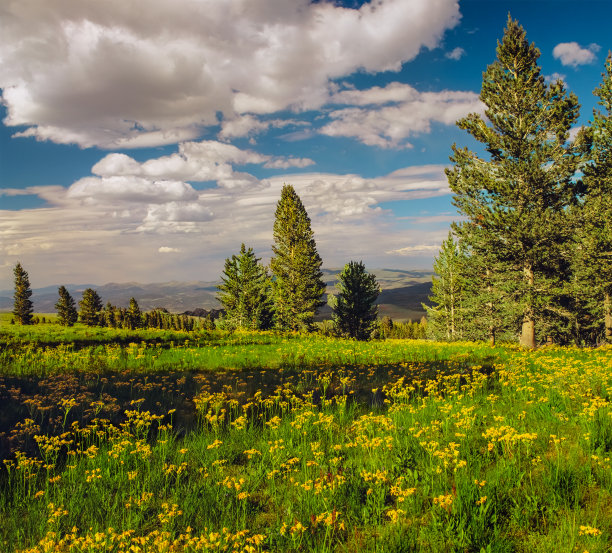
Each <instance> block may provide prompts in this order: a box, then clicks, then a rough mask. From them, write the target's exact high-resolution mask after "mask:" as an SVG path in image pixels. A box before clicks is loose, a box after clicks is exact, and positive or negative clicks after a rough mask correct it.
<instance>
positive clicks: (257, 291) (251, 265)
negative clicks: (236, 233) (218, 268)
mask: <svg viewBox="0 0 612 553" xmlns="http://www.w3.org/2000/svg"><path fill="white" fill-rule="evenodd" d="M217 288H218V289H219V292H220V294H219V295H218V299H219V301H220V302H221V304H222V305H223V308H224V309H225V316H224V318H223V326H224V327H225V328H226V329H240V330H266V329H269V328H270V327H271V326H272V311H273V306H272V292H271V282H270V277H269V275H268V272H267V270H266V268H265V267H264V266H263V265H262V264H261V263H260V259H259V258H257V257H256V256H255V253H254V252H253V248H248V249H247V247H246V246H245V245H244V244H242V245H241V246H240V253H239V254H238V255H232V257H230V258H227V259H226V260H225V268H224V270H223V274H222V276H221V284H220V285H219V286H218V287H217Z"/></svg>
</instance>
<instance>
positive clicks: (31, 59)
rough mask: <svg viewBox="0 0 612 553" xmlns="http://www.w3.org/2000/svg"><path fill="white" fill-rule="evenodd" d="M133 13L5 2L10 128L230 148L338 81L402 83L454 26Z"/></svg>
mask: <svg viewBox="0 0 612 553" xmlns="http://www.w3.org/2000/svg"><path fill="white" fill-rule="evenodd" d="M140 4H141V7H142V9H134V3H132V2H124V1H123V0H108V1H105V2H103V3H101V2H99V0H60V1H57V2H52V3H50V2H48V0H5V1H4V2H3V3H2V5H1V7H0V50H1V51H2V56H0V88H2V89H3V92H2V99H3V101H4V103H5V105H6V107H7V110H8V116H7V118H6V120H5V124H7V125H9V126H15V125H23V126H25V127H26V129H25V130H23V131H21V132H19V133H18V135H19V136H26V137H35V138H37V139H39V140H50V141H53V142H57V143H74V144H78V145H79V146H82V147H90V146H98V147H102V148H107V149H117V148H136V147H151V146H159V145H166V144H173V143H179V142H185V141H192V140H194V139H196V138H197V137H198V136H200V135H201V129H202V128H203V127H208V126H211V125H217V124H219V123H221V122H223V121H230V122H233V123H228V124H226V125H224V129H223V133H224V135H225V136H226V137H229V136H244V133H245V132H249V130H253V129H254V128H256V127H253V126H251V127H250V128H249V123H248V119H241V118H242V117H243V116H245V115H248V114H254V115H265V114H273V113H276V112H278V111H280V110H287V109H290V110H293V111H295V112H299V111H303V110H309V109H315V108H319V107H321V106H322V105H324V104H325V103H326V102H327V101H328V100H329V97H330V95H331V94H332V88H333V87H332V81H333V80H334V79H338V78H341V77H343V76H346V75H350V74H352V73H353V72H355V71H357V70H363V71H367V72H378V71H398V70H399V69H401V65H402V63H404V62H406V61H408V60H411V59H413V58H414V57H415V56H416V55H417V54H418V53H419V51H420V49H421V48H423V47H427V48H434V47H436V46H437V45H438V43H439V41H440V38H441V36H442V34H443V33H444V31H445V30H446V29H449V28H452V27H453V26H455V25H456V24H457V22H458V20H459V5H458V2H457V1H456V0H411V1H410V2H406V1H405V0H377V1H375V2H371V3H366V4H364V5H363V6H362V7H361V8H359V9H349V8H344V7H341V6H337V5H335V4H333V3H332V2H325V1H322V2H317V3H311V2H310V1H309V0H284V1H283V2H278V1H276V0H225V1H220V0H201V1H198V2H194V1H192V0H174V1H173V2H167V1H166V0H149V1H147V2H140ZM252 121H254V120H252ZM240 122H241V123H242V127H241V123H240ZM245 129H247V130H245Z"/></svg>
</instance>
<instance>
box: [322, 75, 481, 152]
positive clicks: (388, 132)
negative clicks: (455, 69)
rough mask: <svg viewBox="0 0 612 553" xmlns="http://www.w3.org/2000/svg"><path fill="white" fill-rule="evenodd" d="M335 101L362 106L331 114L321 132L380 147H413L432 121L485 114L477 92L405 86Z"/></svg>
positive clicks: (357, 93) (350, 92)
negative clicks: (411, 141)
mask: <svg viewBox="0 0 612 553" xmlns="http://www.w3.org/2000/svg"><path fill="white" fill-rule="evenodd" d="M332 102H333V103H335V104H348V105H352V106H359V107H348V108H343V109H338V110H335V111H332V112H331V113H330V114H329V117H330V118H331V119H332V121H331V122H330V123H328V124H327V125H325V126H324V127H323V128H322V129H320V132H321V133H323V134H326V135H329V136H349V137H354V138H356V139H357V140H359V141H360V142H363V143H364V144H367V145H369V146H378V147H381V148H398V147H410V144H409V143H407V142H406V139H407V138H408V137H410V136H414V135H417V134H421V133H427V132H429V131H430V129H431V123H433V122H439V123H443V124H445V125H454V124H455V122H456V121H457V119H459V118H461V117H464V116H466V115H467V114H468V113H472V112H478V113H483V111H484V107H483V105H482V103H481V101H480V100H479V98H478V94H476V93H474V92H461V91H449V90H445V91H442V92H419V91H417V90H416V89H414V88H413V87H411V86H410V85H407V84H403V83H390V84H389V85H387V86H386V87H384V88H381V87H373V88H370V89H367V90H344V91H342V92H339V93H337V94H335V95H334V96H333V97H332ZM362 106H364V107H362Z"/></svg>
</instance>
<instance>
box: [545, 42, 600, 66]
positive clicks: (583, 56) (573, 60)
mask: <svg viewBox="0 0 612 553" xmlns="http://www.w3.org/2000/svg"><path fill="white" fill-rule="evenodd" d="M599 49H600V46H599V45H598V44H590V45H589V46H588V47H586V48H583V47H582V46H580V44H578V43H577V42H561V43H559V44H557V45H556V46H555V47H554V48H553V57H554V58H555V59H558V60H561V63H562V64H563V65H571V66H572V67H578V66H579V65H586V64H589V63H593V62H594V61H595V60H596V56H595V54H596V53H597V52H598V51H599Z"/></svg>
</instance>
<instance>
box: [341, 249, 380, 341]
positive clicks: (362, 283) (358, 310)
mask: <svg viewBox="0 0 612 553" xmlns="http://www.w3.org/2000/svg"><path fill="white" fill-rule="evenodd" d="M336 286H337V288H338V291H339V293H338V295H337V296H336V298H335V301H333V302H332V305H333V310H334V315H333V319H334V326H335V328H336V330H337V331H338V332H339V333H340V334H342V335H344V336H347V337H349V338H355V339H357V340H369V339H370V336H371V335H372V331H373V330H374V328H375V327H376V318H377V316H378V307H377V306H376V303H375V302H376V299H377V298H378V296H379V294H380V286H379V285H378V283H377V282H376V277H375V275H372V274H368V273H367V272H366V269H365V265H364V264H363V262H361V261H359V262H357V261H349V263H347V264H346V265H345V266H344V269H343V270H342V273H340V276H339V280H338V284H337V285H336Z"/></svg>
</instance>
